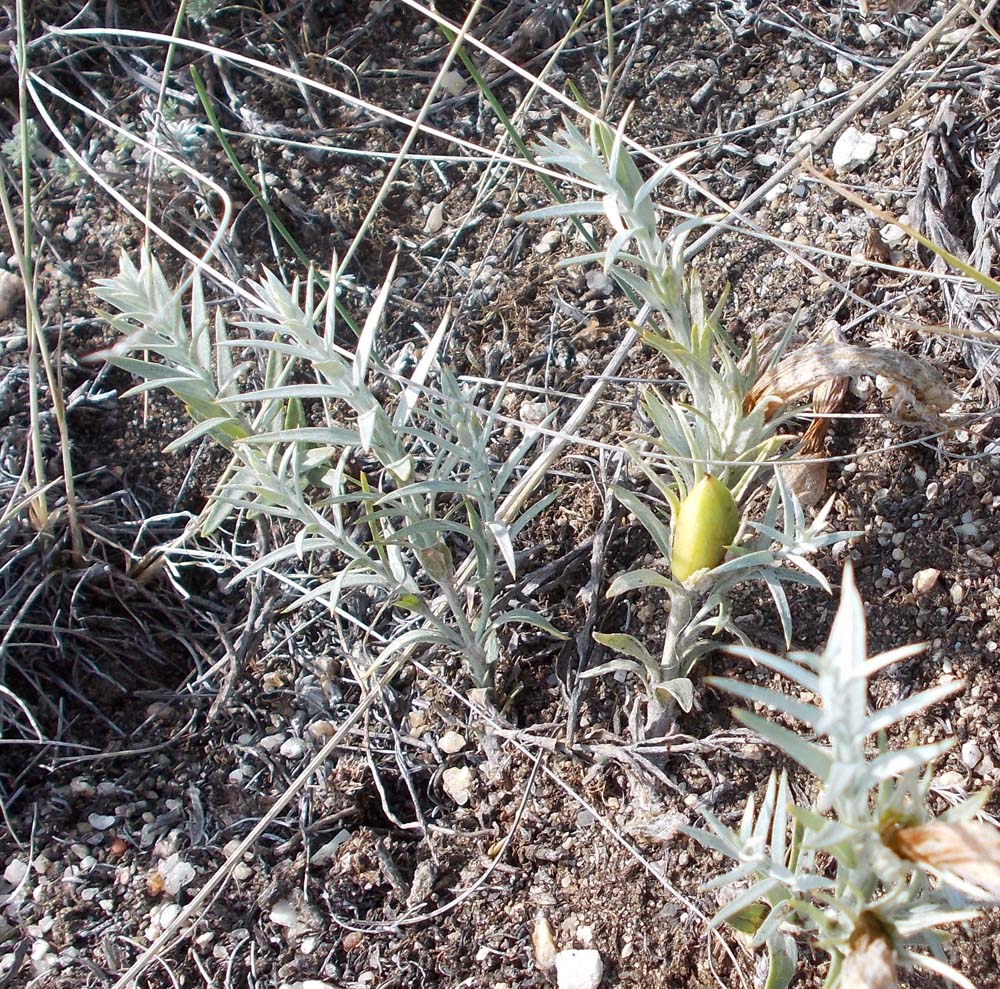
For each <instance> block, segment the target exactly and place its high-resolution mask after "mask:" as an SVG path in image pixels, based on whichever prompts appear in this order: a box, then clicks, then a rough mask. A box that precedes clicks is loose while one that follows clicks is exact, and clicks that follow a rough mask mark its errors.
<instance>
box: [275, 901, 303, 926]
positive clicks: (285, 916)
mask: <svg viewBox="0 0 1000 989" xmlns="http://www.w3.org/2000/svg"><path fill="white" fill-rule="evenodd" d="M270 919H271V923H272V924H275V925H276V926H277V927H297V926H298V925H299V914H298V911H297V910H296V909H295V904H293V903H292V902H291V901H290V900H278V901H277V902H276V903H275V904H274V906H273V907H271V913H270Z"/></svg>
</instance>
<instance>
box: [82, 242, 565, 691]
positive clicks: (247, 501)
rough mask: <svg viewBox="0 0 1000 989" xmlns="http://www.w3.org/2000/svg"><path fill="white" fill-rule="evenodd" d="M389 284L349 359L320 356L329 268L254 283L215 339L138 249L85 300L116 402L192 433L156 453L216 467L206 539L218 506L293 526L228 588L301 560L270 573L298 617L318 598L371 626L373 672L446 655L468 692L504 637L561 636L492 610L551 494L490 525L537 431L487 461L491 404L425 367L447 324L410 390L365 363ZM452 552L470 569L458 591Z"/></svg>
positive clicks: (331, 337) (327, 341) (194, 289)
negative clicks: (174, 409)
mask: <svg viewBox="0 0 1000 989" xmlns="http://www.w3.org/2000/svg"><path fill="white" fill-rule="evenodd" d="M392 277H393V272H392V271H390V272H389V275H388V277H387V278H386V280H385V283H384V284H383V286H382V288H381V290H380V292H379V293H378V295H377V297H376V299H375V300H374V302H373V304H372V306H371V309H370V310H369V312H368V315H367V318H366V319H365V322H364V325H363V327H362V328H361V330H360V334H359V335H358V337H357V339H356V340H355V341H354V348H353V351H348V350H345V349H344V348H342V347H341V346H340V345H338V344H337V343H336V340H337V330H338V321H337V305H336V302H337V292H338V289H339V288H340V284H341V278H340V272H339V271H338V269H337V264H336V261H335V262H334V264H333V266H332V268H331V271H330V272H329V273H328V281H327V287H326V289H325V291H321V290H320V287H319V282H318V279H317V278H316V276H315V274H314V273H312V272H310V273H309V275H308V276H307V278H306V279H305V282H304V284H300V283H299V282H298V281H296V282H295V283H294V284H293V285H292V286H291V287H288V286H286V285H284V284H283V283H282V281H281V280H280V279H279V278H278V277H277V276H275V275H274V274H272V273H270V272H268V273H267V274H266V276H265V277H264V279H262V280H261V281H260V282H258V283H256V284H254V285H253V286H251V288H252V292H251V295H252V297H253V299H254V300H255V301H254V303H253V310H254V311H253V313H252V316H251V318H250V319H247V320H243V321H240V322H237V323H235V325H234V326H233V327H230V326H229V325H228V324H227V321H226V318H225V316H224V315H223V312H222V310H221V308H220V307H217V306H216V307H211V306H209V305H207V304H206V301H205V297H204V292H203V290H202V286H201V281H200V279H199V278H198V276H197V274H195V275H194V276H192V279H191V281H190V285H191V293H190V305H189V307H188V309H189V315H188V317H187V318H185V306H184V293H183V292H182V291H181V290H179V289H175V288H173V287H172V286H171V285H170V284H169V283H168V281H167V279H166V278H165V276H164V275H163V273H162V271H161V269H160V267H159V265H158V264H157V262H156V261H155V259H153V258H152V257H150V256H149V255H148V254H146V253H144V254H143V256H142V258H141V261H140V265H139V266H138V267H137V266H136V265H134V264H133V263H132V262H131V261H130V260H129V259H128V258H127V257H123V259H122V261H121V267H120V271H119V274H118V275H117V276H116V277H114V278H110V279H105V280H102V281H100V282H99V283H98V285H97V289H96V292H97V295H98V296H99V297H100V298H101V299H102V300H103V301H104V302H105V303H107V304H108V305H109V306H111V307H113V309H114V310H116V312H115V313H114V314H112V315H109V316H108V319H109V322H110V323H111V325H112V326H113V327H115V328H116V329H117V330H118V331H119V332H120V333H121V334H122V336H121V338H120V340H119V342H118V343H117V344H116V345H115V346H114V347H113V348H112V349H111V350H110V351H108V352H107V353H106V354H105V355H103V356H105V357H106V358H107V359H108V361H109V362H110V363H112V364H114V365H116V366H118V367H121V368H123V369H124V370H126V371H129V372H130V373H132V374H135V375H137V376H138V377H140V378H142V379H144V380H143V381H142V382H141V383H140V384H139V385H137V386H136V387H135V388H133V389H131V391H130V392H129V393H127V394H136V393H139V392H143V391H147V390H150V389H153V388H167V389H169V390H170V391H171V392H173V393H174V394H175V395H176V396H177V397H178V398H180V399H181V400H182V401H183V402H184V404H185V407H186V409H187V411H188V413H189V415H190V416H191V418H192V420H193V424H192V426H191V428H190V429H188V430H187V432H186V433H185V434H184V435H183V436H181V437H179V438H178V439H177V440H175V441H174V442H173V443H171V444H170V446H169V447H167V449H168V450H177V449H180V448H182V447H183V446H185V445H187V444H189V443H191V442H194V441H195V440H198V439H200V438H202V437H206V436H207V437H210V438H211V439H212V440H214V441H215V442H216V443H218V444H220V445H221V446H223V447H224V448H225V449H226V450H227V451H229V452H230V453H231V454H232V456H233V458H234V461H233V467H232V469H231V471H230V472H229V475H228V478H227V480H226V481H225V484H224V485H223V487H222V490H221V492H220V493H219V495H218V497H217V500H216V503H215V505H214V507H213V509H212V511H211V512H210V513H209V514H208V515H207V517H206V519H205V523H204V530H205V531H206V532H210V531H212V530H214V529H216V528H218V527H219V526H220V525H221V524H222V523H223V522H224V521H225V520H226V518H228V517H229V516H230V515H231V514H232V513H233V512H235V511H239V512H243V513H246V514H247V515H249V516H253V515H264V516H268V517H270V518H272V519H275V520H284V521H286V522H287V523H290V524H291V525H292V526H293V527H294V529H295V531H294V536H293V537H291V538H289V540H288V541H287V542H286V543H284V544H283V545H280V546H278V547H277V548H276V549H274V550H273V551H271V552H269V553H267V554H266V555H264V556H263V557H261V558H260V559H258V560H256V561H255V562H254V563H253V564H251V565H250V566H249V567H247V568H246V569H245V570H244V571H243V572H242V574H241V579H243V578H246V577H247V576H249V575H250V574H252V573H254V572H256V571H259V570H262V569H279V568H286V567H287V565H288V564H292V563H294V562H295V561H301V565H302V567H303V568H304V569H305V570H306V571H307V574H306V575H305V576H304V577H301V578H296V577H295V576H294V575H288V574H285V576H284V579H285V580H286V581H291V582H292V583H293V585H294V586H297V587H299V589H300V594H299V597H298V600H297V604H299V605H301V604H305V603H306V602H309V601H314V600H323V601H326V602H327V603H328V604H329V607H330V609H331V610H332V612H333V613H334V614H335V615H336V616H337V617H338V619H339V620H341V621H342V622H348V623H353V624H354V625H356V626H360V627H361V628H363V629H365V631H366V632H370V631H371V629H372V624H373V623H378V622H379V621H380V619H381V620H382V625H383V626H384V627H387V634H386V635H385V636H384V638H385V640H386V641H385V645H384V646H383V647H382V648H381V650H380V651H379V653H378V655H377V656H376V657H375V659H374V664H373V665H378V664H380V663H384V662H386V661H387V660H388V659H389V658H390V657H392V656H393V655H394V654H396V653H397V652H399V651H400V650H402V649H405V648H408V647H423V648H435V647H445V648H447V649H449V650H452V651H454V652H458V653H460V654H461V655H462V656H463V657H464V660H465V663H466V665H467V668H468V672H469V674H470V676H471V678H472V680H473V682H474V683H475V685H476V686H477V687H489V686H491V685H492V676H493V669H494V666H495V664H496V661H497V658H498V655H499V649H500V641H499V637H498V636H499V633H500V631H501V630H502V629H503V627H504V626H506V625H508V624H511V623H528V624H531V625H534V626H536V627H539V628H541V629H543V630H545V631H547V632H549V633H550V634H553V635H560V633H558V632H557V631H556V629H555V628H553V626H552V625H551V624H550V623H549V622H548V621H547V620H546V619H544V618H543V617H542V616H541V615H539V614H537V613H536V612H534V611H532V610H530V609H528V608H514V609H507V610H504V608H503V607H501V596H500V594H499V590H500V587H501V584H500V580H501V578H502V574H503V569H504V567H503V565H504V564H505V565H506V568H507V570H508V571H509V572H510V573H511V574H512V575H513V574H514V572H515V569H516V558H515V549H514V546H515V540H516V539H517V537H518V535H519V533H520V532H521V530H522V529H523V528H524V527H525V526H526V525H527V524H528V523H529V522H530V521H531V520H532V519H533V518H535V517H536V516H537V514H538V513H539V512H541V511H542V510H543V509H544V508H545V507H546V506H547V505H548V504H550V503H551V501H552V499H553V498H554V497H555V496H556V492H553V493H551V494H550V495H548V496H547V497H546V498H543V499H540V500H539V501H536V502H535V503H534V504H532V505H530V506H528V507H527V508H526V509H525V510H524V511H523V513H522V514H521V515H520V516H519V517H518V518H517V519H516V520H515V521H513V522H510V523H507V522H504V521H503V520H502V519H501V518H500V517H499V516H498V514H497V506H498V504H499V502H500V500H501V498H502V497H503V495H504V493H505V492H506V491H507V489H508V488H509V487H510V485H511V483H512V481H513V479H514V477H515V473H516V471H517V469H518V466H519V465H520V464H521V462H522V461H523V460H524V458H525V457H526V455H527V454H528V453H529V451H530V450H531V448H532V447H533V445H534V443H535V441H536V438H537V432H530V431H529V432H528V433H527V434H526V435H525V436H524V437H523V439H522V440H521V441H520V442H518V443H516V444H515V445H514V447H513V449H511V450H510V452H509V453H508V454H507V456H506V457H505V458H504V459H495V457H496V450H495V446H496V445H495V443H494V439H495V432H496V428H495V427H496V422H497V413H498V411H499V407H500V401H501V398H502V395H498V396H497V397H496V399H495V401H494V402H493V403H492V404H490V405H485V404H483V403H482V402H481V401H480V399H479V396H478V394H477V391H476V389H475V388H474V387H471V386H467V385H462V384H461V383H460V382H459V381H458V380H457V379H456V378H455V377H454V375H452V374H451V373H450V372H449V370H448V369H447V367H444V366H441V364H440V362H439V361H438V353H439V350H440V346H441V341H442V339H443V336H444V332H445V329H446V322H442V324H441V326H440V327H439V329H438V331H437V332H436V333H435V334H434V336H433V338H432V339H431V341H430V342H429V344H428V347H427V349H426V351H425V354H424V356H423V358H422V359H421V361H420V362H419V364H418V365H417V367H416V370H415V371H414V373H413V375H412V376H411V378H409V379H402V380H401V379H398V378H397V377H395V376H393V375H390V374H388V373H385V372H384V371H383V370H382V369H381V368H380V366H379V364H378V360H377V357H376V353H375V351H376V336H377V330H378V327H379V326H380V323H381V319H382V314H383V312H384V309H385V305H386V302H387V299H388V294H389V287H390V283H391V281H392ZM213 308H214V311H212V310H213ZM234 329H235V330H238V331H241V332H239V334H238V335H236V334H234V332H233V331H234ZM137 354H143V355H144V356H141V357H140V356H134V355H137ZM234 355H241V359H239V360H237V359H236V358H235V356H234ZM153 357H155V358H157V359H155V360H154V359H152V358H153ZM255 376H257V377H256V382H257V385H258V386H257V387H254V384H253V382H254V379H255ZM372 379H377V380H376V381H373V380H372ZM432 380H433V387H432V386H431V384H430V382H431V381H432ZM376 387H377V389H378V393H376ZM459 552H461V553H462V554H463V555H465V554H468V555H470V556H471V559H472V561H473V564H474V566H473V571H472V572H473V576H472V579H471V582H470V583H468V584H466V586H465V587H460V586H459V583H458V581H457V579H456V566H455V563H454V557H455V555H456V554H457V553H459ZM310 564H313V565H314V568H315V570H316V572H317V575H315V576H309V575H308V570H309V567H310ZM320 573H322V576H319V574H320Z"/></svg>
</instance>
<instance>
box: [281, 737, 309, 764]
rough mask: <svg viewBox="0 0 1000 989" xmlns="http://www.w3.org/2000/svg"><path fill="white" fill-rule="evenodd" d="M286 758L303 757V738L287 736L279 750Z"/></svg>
mask: <svg viewBox="0 0 1000 989" xmlns="http://www.w3.org/2000/svg"><path fill="white" fill-rule="evenodd" d="M278 751H279V752H280V753H281V754H282V755H283V756H284V757H285V758H286V759H301V758H302V753H303V752H304V751H305V746H304V745H303V744H302V739H301V738H294V737H292V738H286V739H285V740H284V741H283V742H282V743H281V748H280V749H279V750H278Z"/></svg>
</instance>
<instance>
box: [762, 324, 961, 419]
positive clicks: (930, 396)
mask: <svg viewBox="0 0 1000 989" xmlns="http://www.w3.org/2000/svg"><path fill="white" fill-rule="evenodd" d="M864 375H871V376H873V377H874V376H878V377H881V378H884V379H885V382H886V383H885V384H882V383H880V385H879V387H880V388H881V390H882V392H883V394H884V395H885V396H886V398H888V399H890V401H891V402H892V411H893V414H894V415H896V416H898V417H900V418H907V419H909V418H912V417H913V415H916V416H917V417H918V418H922V419H934V418H935V416H936V414H937V413H940V412H944V411H945V410H946V409H948V408H949V407H950V406H951V405H952V403H954V401H955V398H956V396H955V393H954V392H953V391H952V390H951V388H949V387H948V384H947V382H946V381H945V379H944V376H943V375H942V374H941V372H940V371H938V370H937V369H936V368H934V367H932V366H931V365H930V364H927V363H926V362H925V361H921V360H919V359H918V358H916V357H911V356H910V355H909V354H904V353H902V352H901V351H898V350H891V349H889V348H887V347H855V346H851V345H850V344H840V343H814V344H809V345H808V346H806V347H802V348H801V349H799V350H797V351H795V353H794V354H790V355H789V356H788V357H786V358H784V360H782V361H780V362H779V363H778V364H777V366H775V367H773V368H772V369H771V370H769V371H767V372H766V373H765V374H763V375H761V377H760V379H759V380H758V381H757V383H756V384H755V385H754V386H753V388H752V389H751V390H750V391H749V392H747V396H746V398H745V399H744V401H743V409H744V411H745V412H747V413H749V412H750V411H751V410H752V409H754V408H755V407H756V406H757V404H758V403H759V402H761V401H766V402H767V403H768V405H767V408H766V412H767V415H768V416H771V415H773V414H774V413H775V412H776V411H777V410H778V408H779V407H780V406H782V405H784V404H785V403H786V402H788V401H790V400H791V399H793V398H798V397H799V396H800V395H804V394H805V393H806V392H809V391H812V390H813V389H814V388H816V387H817V386H818V385H820V384H822V383H823V382H824V381H829V380H830V379H831V378H838V377H843V378H860V377H863V376H864ZM906 406H909V407H910V408H911V409H912V413H913V415H907V414H906V412H905V407H906Z"/></svg>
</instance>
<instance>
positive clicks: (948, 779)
mask: <svg viewBox="0 0 1000 989" xmlns="http://www.w3.org/2000/svg"><path fill="white" fill-rule="evenodd" d="M934 782H935V783H936V784H937V785H938V786H963V785H964V783H965V777H964V776H963V775H962V774H961V773H959V772H957V771H956V770H954V769H949V770H948V771H947V772H944V773H942V774H941V775H940V776H938V777H937V779H935V780H934Z"/></svg>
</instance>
